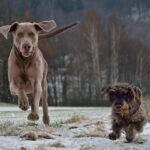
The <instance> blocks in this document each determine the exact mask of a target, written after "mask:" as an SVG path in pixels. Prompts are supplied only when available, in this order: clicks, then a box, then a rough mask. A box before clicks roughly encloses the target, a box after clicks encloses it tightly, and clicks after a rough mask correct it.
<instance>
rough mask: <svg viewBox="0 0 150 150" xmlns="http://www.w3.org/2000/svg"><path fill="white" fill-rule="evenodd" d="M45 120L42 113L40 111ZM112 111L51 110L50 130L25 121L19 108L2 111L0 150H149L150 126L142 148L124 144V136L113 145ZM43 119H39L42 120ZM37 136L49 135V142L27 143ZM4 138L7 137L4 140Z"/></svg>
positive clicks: (0, 112) (103, 109)
mask: <svg viewBox="0 0 150 150" xmlns="http://www.w3.org/2000/svg"><path fill="white" fill-rule="evenodd" d="M40 112H41V113H40V114H41V116H42V111H40ZM110 112H111V110H110V108H103V107H96V108H93V107H91V108H87V107H84V108H82V107H76V108H75V107H50V108H49V114H50V116H51V126H50V127H45V126H44V125H43V124H42V122H41V120H40V121H39V122H38V123H36V124H33V123H31V122H28V121H27V120H26V117H27V114H28V113H29V111H27V112H23V111H21V110H19V109H18V108H17V107H14V106H12V107H0V135H1V136H0V150H149V149H150V124H147V125H146V126H145V128H144V132H143V133H142V134H141V136H140V137H141V138H142V139H144V140H145V142H144V143H143V144H137V143H125V135H124V133H122V136H121V138H120V139H118V140H116V141H111V140H109V139H108V138H107V135H108V133H109V132H110V130H111V124H110ZM41 116H40V117H41ZM30 131H32V133H34V134H36V135H37V136H39V135H41V133H42V134H43V133H44V134H46V135H47V136H48V138H49V139H47V138H42V137H40V136H39V138H38V139H37V140H35V141H31V140H26V139H25V138H22V137H21V136H22V135H23V134H24V133H28V132H30ZM4 135H5V136H4Z"/></svg>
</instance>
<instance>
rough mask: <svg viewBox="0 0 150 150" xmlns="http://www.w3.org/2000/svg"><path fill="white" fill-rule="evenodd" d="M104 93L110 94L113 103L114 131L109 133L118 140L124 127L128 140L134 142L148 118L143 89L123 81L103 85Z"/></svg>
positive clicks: (110, 136) (113, 138)
mask: <svg viewBox="0 0 150 150" xmlns="http://www.w3.org/2000/svg"><path fill="white" fill-rule="evenodd" d="M102 94H103V95H104V94H108V96H109V99H110V101H111V103H112V130H113V132H112V133H110V134H109V138H110V139H112V140H116V139H117V138H119V137H120V133H121V130H122V129H123V130H124V131H125V133H126V139H127V141H128V142H132V141H133V139H134V138H135V136H136V134H137V133H140V132H142V131H143V127H144V125H145V124H146V122H147V120H148V119H147V115H146V113H147V112H146V109H145V104H144V102H143V100H142V92H141V90H140V89H139V88H138V87H136V86H133V85H130V84H127V83H122V84H117V85H110V86H105V87H103V88H102Z"/></svg>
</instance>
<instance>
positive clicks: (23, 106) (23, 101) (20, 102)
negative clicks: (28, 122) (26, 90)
mask: <svg viewBox="0 0 150 150" xmlns="http://www.w3.org/2000/svg"><path fill="white" fill-rule="evenodd" d="M18 105H19V108H20V109H22V110H23V111H26V110H28V109H29V101H28V99H26V98H22V99H19V100H18Z"/></svg>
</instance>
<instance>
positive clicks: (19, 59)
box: [13, 45, 35, 63]
mask: <svg viewBox="0 0 150 150" xmlns="http://www.w3.org/2000/svg"><path fill="white" fill-rule="evenodd" d="M13 49H14V53H15V56H16V58H17V60H18V61H20V62H23V63H27V62H30V61H31V60H32V59H33V57H34V55H35V50H33V52H32V54H31V56H29V57H23V56H22V54H21V52H20V51H19V49H18V48H17V47H16V46H15V45H13Z"/></svg>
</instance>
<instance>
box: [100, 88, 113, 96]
mask: <svg viewBox="0 0 150 150" xmlns="http://www.w3.org/2000/svg"><path fill="white" fill-rule="evenodd" d="M110 91H112V87H111V86H104V87H103V88H102V89H101V93H102V95H105V94H109V92H110Z"/></svg>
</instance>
